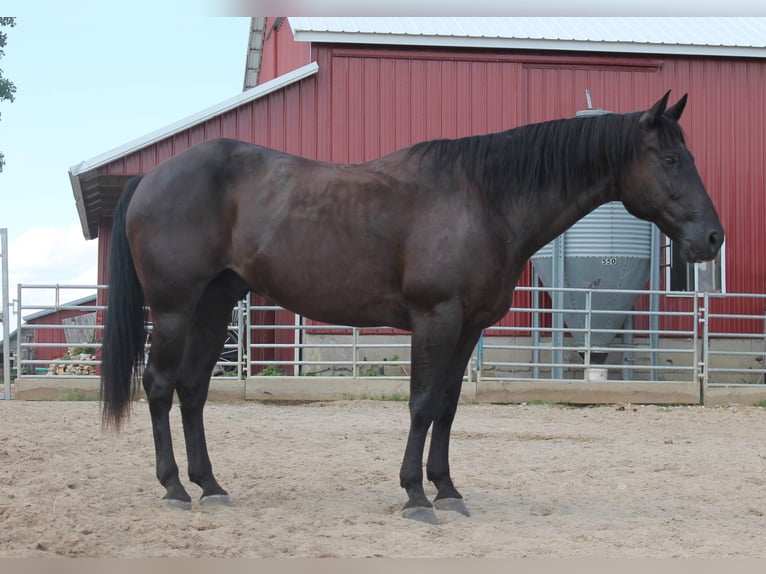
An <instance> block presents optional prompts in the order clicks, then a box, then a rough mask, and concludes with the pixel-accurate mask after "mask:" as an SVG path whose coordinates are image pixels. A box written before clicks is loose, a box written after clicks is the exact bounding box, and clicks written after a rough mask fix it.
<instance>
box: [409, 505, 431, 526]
mask: <svg viewBox="0 0 766 574" xmlns="http://www.w3.org/2000/svg"><path fill="white" fill-rule="evenodd" d="M402 516H403V517H404V518H408V519H410V520H416V521H418V522H424V523H425V524H433V525H438V524H439V520H438V519H437V518H436V512H434V509H433V508H430V507H425V506H413V507H410V508H402Z"/></svg>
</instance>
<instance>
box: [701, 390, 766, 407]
mask: <svg viewBox="0 0 766 574" xmlns="http://www.w3.org/2000/svg"><path fill="white" fill-rule="evenodd" d="M762 401H763V402H766V386H763V385H758V386H755V385H748V386H742V387H708V388H707V390H706V391H705V404H706V405H707V406H715V405H728V404H738V405H754V404H755V403H760V402H762Z"/></svg>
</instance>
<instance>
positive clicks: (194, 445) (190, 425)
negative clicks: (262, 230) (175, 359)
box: [176, 272, 247, 504]
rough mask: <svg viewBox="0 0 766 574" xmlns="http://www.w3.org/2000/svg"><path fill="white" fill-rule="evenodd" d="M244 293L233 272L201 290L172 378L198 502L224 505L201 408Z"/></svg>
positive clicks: (245, 288)
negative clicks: (199, 489)
mask: <svg viewBox="0 0 766 574" xmlns="http://www.w3.org/2000/svg"><path fill="white" fill-rule="evenodd" d="M246 292H247V286H246V285H245V284H244V283H243V282H242V280H241V279H240V278H239V277H238V276H236V275H235V274H233V273H230V272H224V273H222V274H221V275H219V276H218V277H217V278H216V279H215V280H213V281H212V282H211V283H210V284H209V285H208V286H207V288H206V289H205V292H204V293H203V295H202V299H201V300H200V302H199V304H198V305H197V310H196V312H195V314H194V316H193V318H192V322H191V326H190V329H189V334H188V336H187V338H186V346H185V348H184V354H183V360H182V361H181V367H180V369H179V370H178V374H177V377H176V392H177V393H178V399H179V402H180V403H181V417H182V421H183V428H184V438H185V439H186V454H187V457H188V462H189V480H191V481H192V482H193V483H195V484H197V485H198V486H200V487H201V488H202V498H201V502H202V503H203V504H204V503H213V504H215V503H218V504H228V503H229V498H228V494H227V492H226V491H225V490H224V489H223V488H221V486H220V485H219V484H218V481H217V480H216V479H215V477H214V476H213V467H212V464H211V463H210V457H209V455H208V451H207V441H206V438H205V427H204V421H203V409H204V407H205V402H206V400H207V393H208V389H209V386H210V376H211V374H212V372H213V368H214V367H215V363H216V361H217V360H218V357H219V356H220V354H221V349H222V348H223V344H224V341H225V339H226V331H227V328H228V325H229V320H230V319H231V311H232V309H233V307H234V305H235V303H236V302H237V300H239V299H240V298H241V297H242V296H244V294H245V293H246Z"/></svg>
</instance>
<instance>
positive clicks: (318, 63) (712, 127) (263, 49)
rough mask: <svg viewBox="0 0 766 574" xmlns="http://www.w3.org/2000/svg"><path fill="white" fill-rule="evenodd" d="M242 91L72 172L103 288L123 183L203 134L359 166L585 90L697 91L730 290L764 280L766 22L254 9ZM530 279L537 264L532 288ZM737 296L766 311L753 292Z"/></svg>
mask: <svg viewBox="0 0 766 574" xmlns="http://www.w3.org/2000/svg"><path fill="white" fill-rule="evenodd" d="M244 87H245V91H244V92H243V93H242V94H240V95H237V96H235V97H233V98H232V99H230V100H228V101H226V102H223V103H222V104H221V105H220V106H218V107H216V108H214V109H210V110H206V111H204V112H200V113H199V114H197V115H196V116H193V117H190V118H187V119H185V120H183V121H180V122H178V123H176V124H173V125H171V126H168V127H167V128H164V129H161V130H159V131H157V132H155V133H153V134H150V135H149V136H147V137H145V138H142V139H140V140H137V141H134V142H130V143H128V144H126V145H125V146H122V147H121V148H118V149H116V150H112V151H110V152H106V153H104V154H102V155H101V156H98V157H96V158H93V159H91V160H88V161H84V162H82V163H80V164H79V165H77V166H74V167H73V168H72V169H71V170H70V177H71V182H72V188H73V190H74V195H75V198H76V202H77V209H78V212H79V215H80V221H81V223H82V227H83V233H84V235H85V237H86V238H88V239H94V238H98V240H99V277H98V281H99V283H106V281H107V266H108V262H107V253H108V247H109V237H110V231H111V225H112V220H111V217H112V211H113V208H114V205H115V202H116V200H117V197H118V196H119V193H120V190H121V188H122V185H123V184H124V183H125V181H126V180H127V179H128V178H129V177H130V176H133V175H135V174H141V173H144V172H146V171H147V170H149V169H151V168H152V167H154V166H156V165H157V164H159V163H160V162H162V161H163V160H165V159H167V158H169V157H171V156H173V155H175V154H178V153H180V152H181V151H183V150H185V149H188V148H189V147H191V146H193V145H195V144H197V143H199V142H202V141H204V140H207V139H211V138H218V137H231V138H237V139H242V140H245V141H249V142H254V143H257V144H261V145H265V146H268V147H272V148H275V149H279V150H283V151H287V152H290V153H294V154H297V155H301V156H305V157H309V158H316V159H320V160H326V161H333V162H362V161H367V160H371V159H374V158H377V157H379V156H381V155H383V154H387V153H389V152H392V151H394V150H396V149H398V148H401V147H403V146H407V145H410V144H412V143H415V142H418V141H422V140H427V139H433V138H445V137H446V138H454V137H460V136H465V135H472V134H483V133H488V132H494V131H500V130H505V129H509V128H512V127H515V126H519V125H522V124H526V123H530V122H538V121H544V120H550V119H555V118H562V117H571V116H574V115H575V113H576V112H577V111H578V110H582V109H583V108H585V107H586V99H585V91H586V89H588V90H590V93H591V94H592V97H593V103H594V105H595V107H598V108H603V109H607V110H611V111H614V112H628V111H635V110H639V109H644V108H646V107H648V106H649V105H651V104H652V103H653V102H654V101H656V100H657V99H658V97H659V96H661V95H662V94H663V93H664V92H665V91H667V90H673V93H674V98H678V97H680V96H681V95H683V94H684V93H686V92H688V93H689V106H688V107H687V111H686V113H685V114H684V117H683V118H682V120H681V122H682V125H683V127H684V129H685V131H686V134H687V140H688V143H689V147H690V149H691V150H692V151H693V153H694V154H695V157H696V160H697V165H698V168H699V171H700V174H701V175H702V178H703V181H704V182H705V183H706V185H707V188H708V191H709V192H710V194H711V196H712V198H713V200H714V202H715V204H716V206H717V207H718V210H719V213H720V215H721V219H722V222H723V224H724V227H725V229H726V231H727V241H726V245H725V257H724V258H723V260H722V261H721V262H720V265H721V266H722V278H723V280H724V281H725V287H726V290H727V291H729V292H732V293H761V292H763V289H764V286H765V285H766V250H764V249H752V248H751V246H760V245H764V244H766V226H764V225H763V219H764V215H766V194H765V193H764V182H765V180H766V162H765V161H764V157H766V147H765V146H766V98H764V97H763V94H764V93H766V21H765V20H764V19H758V18H755V19H753V18H748V19H737V18H733V19H728V18H716V19H704V18H703V19H699V18H663V19H647V18H596V19H592V18H284V17H276V18H274V17H269V18H253V23H252V27H251V33H250V49H249V52H248V58H247V66H246V73H245V86H244ZM681 275H682V276H683V273H682V274H681ZM530 281H531V274H530V273H529V272H527V273H526V274H525V275H524V277H523V278H522V283H521V284H522V285H524V284H527V285H528V284H530ZM689 287H690V289H691V290H693V289H694V286H693V285H692V286H689ZM522 303H524V301H522ZM527 303H528V302H527ZM675 304H677V305H681V303H675ZM672 305H673V303H671V306H672ZM725 305H736V306H737V310H738V312H743V311H745V312H750V311H753V312H756V311H757V312H762V309H755V304H754V303H748V302H747V301H746V300H745V301H739V302H737V303H733V302H732V303H726V304H725ZM671 310H672V309H671ZM725 310H726V309H724V311H725Z"/></svg>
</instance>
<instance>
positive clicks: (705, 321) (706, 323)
mask: <svg viewBox="0 0 766 574" xmlns="http://www.w3.org/2000/svg"><path fill="white" fill-rule="evenodd" d="M700 295H701V294H700V293H699V292H698V291H697V292H695V293H694V301H695V304H696V306H697V309H698V313H699V315H698V325H699V323H702V357H701V358H698V355H697V333H698V332H699V331H698V328H699V327H697V328H695V332H694V360H695V363H696V364H697V365H698V366H697V369H696V372H697V376H698V377H699V384H700V404H701V405H702V406H705V403H706V402H707V388H708V384H710V373H709V371H710V355H709V353H710V347H709V345H710V320H709V318H708V315H709V313H710V298H709V296H708V293H707V292H706V293H704V294H702V301H703V303H702V307H701V308H700V307H699V303H698V302H699V300H700ZM700 369H701V370H702V372H701V373H700V372H699V371H700Z"/></svg>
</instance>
